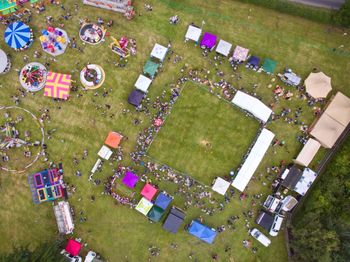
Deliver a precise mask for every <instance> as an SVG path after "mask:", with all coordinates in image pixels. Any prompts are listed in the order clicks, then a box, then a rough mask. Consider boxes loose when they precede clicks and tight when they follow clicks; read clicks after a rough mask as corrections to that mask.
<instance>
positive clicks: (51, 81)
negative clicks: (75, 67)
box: [44, 72, 71, 100]
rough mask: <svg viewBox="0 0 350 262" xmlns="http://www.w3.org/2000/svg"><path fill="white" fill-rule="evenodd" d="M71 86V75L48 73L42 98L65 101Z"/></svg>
mask: <svg viewBox="0 0 350 262" xmlns="http://www.w3.org/2000/svg"><path fill="white" fill-rule="evenodd" d="M70 86H71V75H66V74H60V73H54V72H48V73H47V76H46V84H45V88H44V96H48V97H52V98H58V99H63V100H67V99H68V97H69V92H70Z"/></svg>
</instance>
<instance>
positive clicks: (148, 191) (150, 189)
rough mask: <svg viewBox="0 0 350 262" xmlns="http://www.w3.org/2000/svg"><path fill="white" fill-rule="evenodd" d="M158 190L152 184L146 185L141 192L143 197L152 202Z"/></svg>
mask: <svg viewBox="0 0 350 262" xmlns="http://www.w3.org/2000/svg"><path fill="white" fill-rule="evenodd" d="M157 191H158V190H157V188H155V187H154V186H152V185H151V184H148V183H147V184H146V185H145V186H144V187H143V188H142V191H141V195H142V196H144V197H145V198H146V199H148V200H150V201H151V200H152V198H153V197H154V195H155V194H156V193H157Z"/></svg>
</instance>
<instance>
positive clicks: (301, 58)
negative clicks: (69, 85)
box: [0, 0, 350, 262]
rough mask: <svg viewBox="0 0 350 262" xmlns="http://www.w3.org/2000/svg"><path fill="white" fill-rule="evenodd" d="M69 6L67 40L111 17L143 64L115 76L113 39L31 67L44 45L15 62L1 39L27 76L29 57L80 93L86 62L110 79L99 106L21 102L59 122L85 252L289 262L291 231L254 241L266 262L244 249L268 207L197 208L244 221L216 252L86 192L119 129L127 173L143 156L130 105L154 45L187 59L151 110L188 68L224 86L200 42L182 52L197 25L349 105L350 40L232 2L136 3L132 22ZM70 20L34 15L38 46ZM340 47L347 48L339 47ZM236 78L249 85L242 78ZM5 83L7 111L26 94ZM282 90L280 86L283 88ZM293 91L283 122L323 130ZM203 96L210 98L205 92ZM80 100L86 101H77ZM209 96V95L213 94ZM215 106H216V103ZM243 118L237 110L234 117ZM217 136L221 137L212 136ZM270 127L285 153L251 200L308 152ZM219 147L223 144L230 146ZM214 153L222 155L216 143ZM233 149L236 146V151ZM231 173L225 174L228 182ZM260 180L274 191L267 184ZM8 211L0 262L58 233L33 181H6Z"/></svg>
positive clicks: (169, 71)
mask: <svg viewBox="0 0 350 262" xmlns="http://www.w3.org/2000/svg"><path fill="white" fill-rule="evenodd" d="M62 2H63V3H64V5H65V7H66V9H68V10H70V11H71V13H72V14H73V17H72V19H70V20H69V21H68V22H65V27H64V29H65V30H67V32H68V35H69V36H70V37H75V38H78V31H79V18H89V19H91V20H93V21H96V19H97V17H102V18H103V19H105V20H109V19H113V20H114V22H115V25H114V26H113V27H112V28H111V29H109V32H110V33H111V35H114V36H117V37H118V38H119V37H120V36H121V35H126V36H128V37H132V38H135V39H136V40H137V51H138V53H137V56H136V57H130V58H129V59H128V60H129V62H128V65H127V67H126V68H118V67H115V66H114V65H113V63H112V61H114V60H116V59H117V58H116V57H115V55H114V54H113V53H112V52H111V51H110V49H109V48H108V44H109V43H110V41H111V40H110V39H109V38H106V41H105V42H104V43H102V44H100V45H96V46H90V45H83V44H82V43H81V42H80V40H79V41H78V45H79V46H80V47H82V48H83V50H84V52H83V53H80V52H78V51H77V50H76V49H71V48H68V49H67V51H66V53H65V54H64V55H62V56H59V57H57V62H52V61H49V56H48V55H44V56H43V57H42V58H40V59H34V58H33V53H34V51H35V50H40V51H41V47H40V44H39V41H38V39H36V41H35V42H34V44H33V46H32V47H31V48H30V49H29V50H28V51H25V52H21V53H15V52H13V51H12V50H10V49H9V48H8V47H7V46H6V45H5V44H4V42H3V39H2V38H1V39H0V46H1V48H2V49H4V50H5V51H6V52H8V53H10V54H11V56H12V63H13V69H20V68H22V67H23V66H24V65H25V62H24V61H23V55H24V54H27V55H28V56H29V57H30V61H38V62H41V63H45V61H49V62H50V70H53V71H56V72H62V73H72V75H73V79H75V80H76V82H77V83H76V85H77V86H80V83H79V72H80V70H81V69H82V68H83V67H84V66H85V65H86V63H88V62H91V63H92V62H93V63H96V64H99V65H101V66H102V67H103V69H104V70H105V72H106V82H105V84H104V86H103V88H101V89H99V90H96V92H97V93H98V94H99V95H98V96H95V95H94V94H95V92H94V91H88V92H83V91H81V90H79V91H78V92H72V93H71V97H70V99H69V100H68V101H66V102H53V101H52V100H51V99H49V98H47V97H44V96H43V94H42V93H43V92H42V91H40V92H38V93H35V94H33V95H30V94H29V95H27V96H26V97H24V98H21V103H20V106H22V107H24V108H27V109H28V110H30V111H31V112H33V113H34V114H36V115H37V116H39V115H40V111H39V110H40V109H42V108H49V109H50V116H51V120H50V121H46V122H45V130H46V131H48V130H52V129H56V130H57V131H56V132H55V133H54V134H53V135H52V138H51V139H50V140H47V145H48V152H49V155H50V160H52V161H55V162H59V161H62V162H63V164H64V168H65V178H64V179H65V181H67V182H69V183H70V184H74V185H75V186H76V188H77V191H76V193H75V194H74V195H73V196H72V197H71V198H70V200H69V201H70V204H71V205H72V206H73V207H74V209H75V213H76V214H79V212H80V211H83V212H84V214H86V216H87V221H86V222H84V223H81V222H79V216H77V219H76V221H75V223H76V229H75V231H74V232H75V233H74V236H76V237H81V238H83V241H85V242H87V243H88V248H91V249H93V250H95V251H97V252H100V253H101V254H102V255H103V256H104V257H105V258H107V259H108V261H147V260H148V258H149V257H150V255H149V252H148V246H150V245H157V246H158V247H160V248H161V252H160V256H159V257H156V258H153V257H151V260H152V261H188V260H189V258H188V255H189V253H190V252H193V253H194V256H193V261H194V259H198V261H208V260H210V256H211V254H212V253H214V252H216V253H218V254H219V260H220V261H236V262H237V261H244V262H245V261H286V259H287V254H286V250H285V245H284V237H283V233H284V232H283V231H282V232H281V233H280V234H279V236H278V237H277V238H273V239H272V245H271V246H270V247H269V248H267V249H265V248H263V247H262V246H260V245H259V243H257V242H253V245H254V246H256V247H258V249H259V250H258V252H257V254H253V253H252V251H251V249H245V248H243V247H242V240H243V239H248V238H250V237H248V235H247V228H246V227H245V222H244V219H243V216H242V212H243V211H245V212H246V211H247V210H249V209H252V210H253V211H254V212H255V213H256V212H257V210H258V209H259V205H257V206H256V207H251V206H250V201H251V198H250V197H249V198H248V199H247V200H245V201H239V200H238V198H237V197H236V198H234V199H233V200H231V202H230V203H229V204H227V205H226V206H225V209H224V211H222V212H220V213H216V214H215V215H214V216H207V215H204V214H203V213H202V212H201V211H200V210H199V209H197V208H190V209H188V211H187V216H186V222H189V221H191V220H192V219H195V218H197V217H198V216H200V215H201V216H202V217H203V219H204V220H205V223H207V224H208V225H210V226H213V227H217V226H220V225H222V224H225V223H226V221H227V218H228V217H229V216H232V215H239V216H241V219H240V220H239V221H238V222H237V224H236V228H237V230H236V231H235V232H233V231H231V230H226V231H225V232H224V233H221V234H219V236H218V238H217V239H216V240H215V243H214V244H213V245H207V244H205V243H201V242H199V241H198V240H197V239H195V238H193V237H192V236H190V235H188V234H187V233H186V232H184V231H183V230H181V231H180V232H179V233H178V234H176V235H172V234H168V233H167V232H165V231H164V230H163V229H162V228H161V225H160V224H155V223H153V224H150V223H149V222H148V221H147V219H145V218H144V217H143V216H142V215H141V214H139V213H138V212H136V211H135V210H131V209H129V208H127V207H122V206H116V205H115V201H114V200H113V199H112V198H111V197H107V196H104V195H101V192H102V191H103V185H102V184H101V185H100V186H94V185H93V184H92V183H90V182H88V175H89V171H90V169H91V167H92V166H93V164H94V163H95V161H96V158H97V156H96V153H97V152H98V150H99V149H100V147H101V145H102V143H103V141H104V139H105V137H106V135H107V134H108V132H109V131H110V130H113V131H118V132H121V133H122V134H123V135H124V136H125V137H128V140H124V141H123V142H122V147H123V151H124V155H125V158H124V160H123V164H124V165H130V164H131V163H132V162H131V160H130V158H129V157H128V156H129V153H130V152H131V151H132V150H133V149H134V147H135V144H136V137H137V134H138V133H139V132H140V131H141V130H142V129H144V128H145V127H147V126H149V124H150V123H149V119H148V118H147V117H146V116H145V115H144V114H141V113H137V112H135V110H134V109H133V108H132V106H130V105H128V104H127V96H128V94H129V93H130V91H131V90H132V86H133V84H134V83H135V81H136V79H137V77H138V74H139V73H141V70H142V67H143V65H144V63H145V62H146V61H147V59H148V57H149V53H150V52H151V49H152V47H153V45H154V44H155V43H156V42H158V43H160V44H163V45H167V44H168V41H169V40H171V44H172V49H173V50H174V52H175V53H176V54H178V55H181V56H183V58H184V59H183V60H182V61H181V62H180V63H177V64H174V63H173V62H172V59H171V60H169V61H166V62H165V64H164V67H163V69H162V72H161V73H160V74H159V75H158V76H157V77H156V79H155V81H154V83H153V84H152V87H151V89H150V93H149V94H148V97H149V98H150V99H151V100H152V101H153V100H154V99H155V98H156V97H157V96H159V95H160V94H161V92H162V91H163V90H166V91H167V92H168V93H169V90H170V87H169V86H170V84H171V83H174V81H176V79H177V78H178V77H180V76H181V73H180V69H181V68H182V67H183V66H184V65H185V64H186V63H187V64H188V65H189V67H191V68H207V69H210V71H211V72H210V74H209V75H208V77H209V78H210V79H213V81H214V80H217V79H219V77H217V76H216V74H215V69H214V65H213V59H212V57H213V54H211V55H210V57H209V58H207V59H205V58H203V57H202V55H201V50H200V48H198V47H195V46H194V45H193V43H186V44H185V43H184V42H183V37H184V34H185V32H186V28H187V25H188V24H189V23H191V22H195V23H196V24H197V25H200V24H201V22H202V20H204V21H205V25H204V28H203V29H204V30H205V31H210V32H212V33H216V34H217V35H218V36H219V37H220V38H223V39H224V40H227V41H230V42H232V43H233V44H234V45H241V46H244V47H247V48H249V49H251V52H252V53H253V54H254V55H258V56H260V57H262V58H264V57H270V58H272V59H274V60H276V61H278V70H279V71H281V70H282V69H283V68H284V67H285V66H286V65H288V66H289V67H291V68H292V69H293V70H295V71H296V72H297V73H298V74H300V75H301V76H302V77H303V78H305V77H307V75H308V74H309V73H310V71H312V69H313V68H315V67H317V68H318V69H320V70H322V71H324V72H325V73H326V74H328V75H330V76H331V77H332V85H333V88H334V90H340V91H342V92H344V93H345V94H346V95H350V89H349V88H348V87H349V75H348V72H349V71H350V63H349V59H350V49H349V46H348V45H347V43H348V42H349V35H350V32H349V31H345V30H343V29H338V28H333V27H329V26H326V25H320V24H316V23H313V22H310V21H307V20H305V19H301V18H296V17H292V16H288V15H281V14H278V13H276V12H273V11H271V10H268V9H263V8H258V7H255V6H253V5H248V4H242V3H239V2H235V1H231V0H222V1H200V0H183V1H173V0H151V1H147V2H149V3H150V4H152V5H153V11H152V12H146V11H144V7H143V5H144V3H145V2H144V1H136V10H137V15H136V17H135V19H134V20H133V21H126V20H125V19H124V18H123V17H122V16H120V15H119V14H116V13H113V12H108V11H105V10H100V9H96V8H92V7H83V6H82V5H81V4H79V6H80V10H79V12H78V13H77V14H75V12H74V7H73V4H74V1H62ZM79 3H80V1H79ZM64 14H65V12H64V11H63V10H61V9H60V8H59V7H55V6H48V7H47V10H46V11H45V12H44V13H42V14H40V15H36V14H33V17H32V20H31V22H30V26H31V27H32V28H33V30H34V34H35V35H36V36H37V37H38V36H39V32H40V31H41V29H43V27H44V25H45V16H49V15H52V16H53V17H54V18H55V20H57V19H58V18H59V17H60V16H61V15H64ZM139 14H140V15H139ZM175 14H177V15H179V16H180V19H181V21H180V24H179V25H177V26H172V25H170V24H169V23H168V18H169V17H170V16H172V15H175ZM63 22H64V21H63ZM57 24H58V23H57ZM4 29H5V28H4V26H1V28H0V35H2V34H3V31H4ZM344 32H347V33H348V35H347V36H344V35H343V33H344ZM341 45H344V47H342V48H339V47H340V46H341ZM221 70H222V71H224V72H225V79H227V80H228V81H229V82H231V83H232V84H233V85H234V86H235V87H237V88H238V87H244V88H245V89H247V90H249V91H254V92H256V93H257V94H258V95H259V96H261V97H262V100H263V102H264V103H266V104H270V103H272V102H273V101H274V100H273V93H272V89H269V88H267V86H268V84H270V83H272V82H271V77H269V76H267V75H265V74H258V73H254V72H252V71H248V70H246V69H245V68H243V67H240V68H239V69H238V71H237V72H236V73H233V72H232V69H231V68H230V66H229V65H228V63H223V65H222V66H221ZM237 75H240V78H238V77H237ZM0 81H1V96H0V105H13V101H12V99H11V97H12V96H13V95H16V94H17V93H18V92H17V90H16V89H17V88H21V87H20V84H19V81H18V76H17V72H16V71H15V70H11V72H10V73H8V74H7V75H1V76H0ZM276 82H277V83H279V84H281V83H280V82H279V81H278V80H276ZM253 84H258V87H257V88H256V89H253ZM103 89H105V90H109V94H108V95H107V96H106V97H102V93H103V91H104V90H103ZM290 89H291V90H292V91H293V92H294V93H295V96H294V97H293V99H292V100H290V101H286V100H283V99H282V100H281V101H280V102H279V103H276V104H275V107H274V111H275V112H276V113H279V112H280V111H281V110H282V108H283V107H289V108H291V109H292V110H295V109H296V108H298V107H302V109H303V114H302V116H301V117H300V121H303V122H305V123H306V124H311V123H312V121H313V120H314V115H313V114H312V108H309V107H308V106H307V104H306V101H302V100H299V99H297V98H296V97H297V92H296V91H295V90H294V89H293V88H290ZM186 91H193V90H192V89H190V90H185V92H186ZM196 91H197V92H202V90H196ZM78 93H79V94H81V95H82V96H79V97H78V96H77V94H78ZM204 96H206V95H205V94H204ZM179 99H180V100H179V101H178V102H179V103H180V105H181V102H182V101H185V102H186V103H190V104H196V103H198V102H199V101H198V102H197V101H196V99H197V98H196V97H193V100H192V102H191V100H187V99H191V96H186V93H185V96H183V97H180V98H179ZM210 99H211V98H210ZM213 99H215V98H214V97H213ZM211 100H212V99H211ZM187 101H188V102H187ZM218 102H220V101H218ZM105 104H109V105H111V109H110V110H108V111H107V113H106V114H102V113H104V111H106V109H96V108H97V106H100V105H102V107H103V108H104V105H105ZM177 106H178V105H175V108H174V112H173V114H175V116H176V114H177V111H179V110H178V108H176V107H177ZM218 106H219V107H225V106H227V105H225V104H220V105H218ZM123 109H130V113H128V114H123V113H122V110H123ZM213 110H214V109H213ZM230 110H231V109H230ZM235 110H236V109H234V108H233V109H232V111H235ZM225 112H226V111H225ZM227 112H229V110H227ZM237 114H238V115H237V118H239V119H238V120H237V121H244V122H246V121H254V120H250V119H247V118H246V117H245V116H244V115H243V114H242V116H241V118H240V117H239V114H240V112H237ZM112 115H114V117H113V116H112ZM235 115H236V112H235V113H233V114H232V115H231V116H230V117H232V118H234V117H235ZM135 118H138V119H140V120H142V121H143V122H142V124H140V125H138V126H135V125H134V124H133V123H134V119H135ZM172 118H173V115H170V117H169V119H168V120H167V121H166V123H165V126H164V130H161V132H160V134H159V136H160V137H158V138H156V140H155V141H154V143H155V144H154V145H153V146H157V143H158V142H159V141H157V140H158V139H161V136H162V135H163V134H164V136H165V135H166V133H167V132H166V129H167V128H168V125H169V126H170V125H174V123H172V122H173V120H174V121H175V123H176V121H177V119H175V118H174V119H172ZM192 118H193V115H192V113H191V114H188V116H187V117H185V118H184V119H183V121H185V122H194V124H195V123H196V121H197V119H192ZM208 121H211V122H212V123H215V121H216V120H215V119H212V116H211V118H210V119H208ZM200 123H202V122H201V121H198V123H197V125H198V124H200ZM253 125H254V124H253ZM210 128H211V130H212V128H213V127H210ZM267 128H268V129H270V130H271V131H273V132H274V133H275V134H276V137H277V138H279V139H280V140H285V142H286V147H278V148H270V149H269V151H268V152H267V155H266V156H265V158H264V160H263V162H262V163H261V165H260V166H259V169H258V171H257V172H256V174H259V173H261V174H263V176H262V178H261V180H255V181H252V182H251V183H250V184H249V186H248V188H247V193H248V194H249V195H250V196H251V195H252V194H256V193H262V194H264V197H265V196H266V195H267V194H268V193H270V192H271V190H270V184H271V180H268V179H267V178H266V176H267V174H266V172H265V170H266V167H267V166H271V165H278V164H279V163H280V162H281V160H286V161H290V160H291V159H292V158H294V157H295V156H296V154H297V153H298V152H299V150H300V149H301V144H300V143H299V142H297V141H296V139H295V136H296V135H297V134H299V133H300V131H299V126H298V125H288V124H287V123H286V122H284V121H283V119H280V120H278V121H275V122H272V123H270V124H268V126H267ZM176 130H178V131H177V132H178V133H180V134H181V133H184V131H183V128H182V127H181V126H178V127H176ZM215 130H216V129H214V131H215ZM164 131H165V132H164ZM174 132H175V131H174ZM227 132H228V130H223V133H227ZM215 135H216V134H213V130H212V131H211V134H210V136H212V137H214V136H215ZM233 135H234V134H232V136H233ZM253 137H254V135H253V134H252V138H253ZM220 139H223V140H224V138H220ZM247 141H248V139H247ZM250 141H251V139H249V141H248V144H249V143H250ZM211 143H212V144H213V145H214V142H211ZM230 143H232V144H235V143H234V142H233V141H230ZM153 146H152V147H153ZM152 147H151V151H152V150H153V148H152ZM225 147H226V145H225ZM84 149H88V151H89V156H88V158H87V159H86V160H80V163H79V165H78V166H75V165H74V164H73V162H72V158H73V157H74V156H75V157H77V158H79V159H81V157H82V155H83V150H84ZM240 150H241V149H240ZM246 150H247V148H246V146H243V148H242V152H246ZM169 154H171V152H169V151H168V150H164V156H163V155H159V156H158V158H160V159H166V155H169ZM241 158H242V155H241V154H240V155H237V156H235V157H234V158H233V159H232V162H230V161H228V163H229V164H230V165H229V166H227V168H231V167H235V162H234V161H236V160H238V162H237V163H239V160H241ZM216 164H217V163H215V165H216ZM196 165H198V166H201V167H203V168H204V167H207V168H210V166H211V163H209V162H208V161H207V159H202V160H201V161H198V163H196ZM46 167H47V163H44V162H43V161H42V159H40V160H39V161H38V163H37V164H36V165H34V166H33V167H32V168H31V169H30V170H28V172H29V173H30V172H35V171H37V170H40V169H43V168H46ZM113 167H115V166H113V165H108V164H107V163H106V164H105V165H104V168H103V170H102V172H101V173H97V174H96V178H100V179H102V180H104V179H105V178H107V177H109V176H111V175H112V174H113V171H112V168H113ZM224 169H226V167H225V168H224ZM224 169H223V170H222V172H225V170H224ZM77 170H80V171H81V172H82V173H83V176H82V177H77V176H75V175H74V174H75V172H76V171H77ZM136 170H137V171H139V173H140V174H141V172H142V169H141V168H138V167H136ZM184 171H187V170H184ZM188 172H190V171H188ZM214 176H215V175H214ZM263 182H265V183H266V184H267V186H263V184H262V183H263ZM159 186H161V187H162V188H163V189H165V190H167V191H168V192H169V193H172V194H174V193H175V192H176V190H177V189H176V187H174V185H173V184H169V183H161V184H160V185H159ZM137 190H139V187H138V188H137ZM92 195H94V196H96V201H95V202H91V201H90V197H91V196H92ZM264 197H263V198H264ZM215 198H216V199H217V200H218V201H223V199H222V197H219V196H217V195H215ZM174 202H175V204H176V205H177V206H179V207H181V208H182V207H183V206H184V203H183V202H184V201H183V199H182V198H180V197H175V201H174ZM0 203H1V208H0V221H1V223H0V236H1V237H0V254H1V253H7V252H10V250H11V247H12V246H13V245H16V246H19V245H30V246H31V247H34V246H37V245H39V244H40V243H42V242H44V241H47V240H49V239H52V238H54V237H55V236H56V235H57V227H56V222H55V219H54V214H53V209H52V205H51V204H50V203H45V204H41V205H40V206H34V205H33V203H32V201H31V196H30V191H29V187H28V184H27V179H26V174H8V173H5V172H1V173H0ZM250 226H254V222H253V219H250ZM172 242H173V243H177V244H178V245H179V247H178V249H172V248H171V247H170V243H172ZM225 246H229V247H231V251H230V252H227V253H225V252H224V248H225Z"/></svg>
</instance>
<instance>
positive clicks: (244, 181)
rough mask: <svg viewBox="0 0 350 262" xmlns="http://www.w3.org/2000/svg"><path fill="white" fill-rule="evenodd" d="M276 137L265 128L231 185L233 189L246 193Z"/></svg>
mask: <svg viewBox="0 0 350 262" xmlns="http://www.w3.org/2000/svg"><path fill="white" fill-rule="evenodd" d="M274 137H275V134H274V133H272V132H271V131H270V130H267V129H265V128H264V129H263V130H262V131H261V133H260V135H259V137H258V139H257V140H256V142H255V144H254V146H253V148H252V150H251V151H250V153H249V155H248V157H247V159H246V160H245V161H244V163H243V165H242V167H241V168H240V170H239V171H238V173H237V176H236V177H235V179H234V180H233V182H232V184H231V185H232V186H233V187H235V188H237V189H238V190H239V191H241V192H243V191H244V189H245V188H246V186H247V185H248V183H249V181H250V179H251V178H252V176H253V175H254V172H255V171H256V169H257V168H258V166H259V164H260V162H261V160H262V159H263V157H264V155H265V153H266V151H267V149H268V148H269V146H270V144H271V142H272V140H273V138H274Z"/></svg>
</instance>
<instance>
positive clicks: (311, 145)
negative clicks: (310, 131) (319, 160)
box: [294, 138, 321, 166]
mask: <svg viewBox="0 0 350 262" xmlns="http://www.w3.org/2000/svg"><path fill="white" fill-rule="evenodd" d="M320 147H321V144H320V143H319V142H317V141H316V140H315V139H312V138H309V140H308V141H307V142H306V144H305V145H304V147H303V149H302V150H301V151H300V153H299V155H298V156H297V158H296V159H295V161H294V162H295V163H296V164H299V165H301V166H308V165H309V164H310V162H311V161H312V159H313V158H314V157H315V155H316V154H317V152H318V150H319V149H320Z"/></svg>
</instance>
